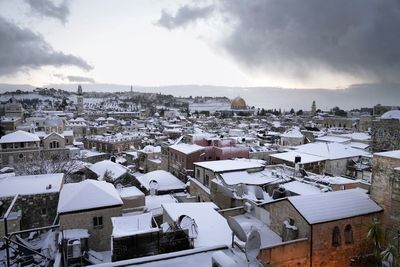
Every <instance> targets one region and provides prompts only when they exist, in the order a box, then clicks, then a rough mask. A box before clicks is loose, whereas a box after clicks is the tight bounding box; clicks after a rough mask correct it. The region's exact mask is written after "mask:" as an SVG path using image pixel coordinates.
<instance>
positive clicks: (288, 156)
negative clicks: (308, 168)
mask: <svg viewBox="0 0 400 267" xmlns="http://www.w3.org/2000/svg"><path fill="white" fill-rule="evenodd" d="M296 156H300V157H301V162H300V163H302V164H308V163H313V162H320V161H324V160H326V158H324V157H320V156H314V155H311V154H306V153H301V152H297V151H288V152H283V153H277V154H271V157H272V158H276V159H280V160H284V161H287V162H294V160H295V157H296Z"/></svg>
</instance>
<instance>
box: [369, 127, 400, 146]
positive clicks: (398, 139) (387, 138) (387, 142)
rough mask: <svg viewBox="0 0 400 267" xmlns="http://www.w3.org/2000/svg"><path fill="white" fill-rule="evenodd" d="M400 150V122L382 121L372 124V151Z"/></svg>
mask: <svg viewBox="0 0 400 267" xmlns="http://www.w3.org/2000/svg"><path fill="white" fill-rule="evenodd" d="M397 149H400V121H399V120H398V119H380V120H375V121H373V122H372V151H373V152H381V151H390V150H397Z"/></svg>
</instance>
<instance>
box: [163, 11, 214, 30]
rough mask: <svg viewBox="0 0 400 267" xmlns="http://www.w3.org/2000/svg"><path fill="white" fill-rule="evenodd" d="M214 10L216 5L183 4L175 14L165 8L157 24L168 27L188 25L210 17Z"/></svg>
mask: <svg viewBox="0 0 400 267" xmlns="http://www.w3.org/2000/svg"><path fill="white" fill-rule="evenodd" d="M213 11H214V6H213V5H209V6H204V7H199V6H182V7H180V8H179V9H178V11H176V13H175V15H172V14H171V13H169V12H167V11H165V10H163V11H162V14H161V18H160V19H159V20H158V21H157V22H156V24H157V25H159V26H162V27H165V28H167V29H170V30H171V29H174V28H177V27H182V26H186V25H187V24H189V23H192V22H195V21H196V20H198V19H202V18H206V17H208V16H209V15H210V14H211V13H212V12H213Z"/></svg>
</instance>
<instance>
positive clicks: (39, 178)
mask: <svg viewBox="0 0 400 267" xmlns="http://www.w3.org/2000/svg"><path fill="white" fill-rule="evenodd" d="M63 178H64V174H63V173H52V174H40V175H26V176H9V177H6V178H4V179H1V180H0V197H9V196H14V195H16V194H20V195H36V194H47V193H57V192H60V189H61V186H62V184H63Z"/></svg>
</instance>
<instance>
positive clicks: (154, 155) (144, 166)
mask: <svg viewBox="0 0 400 267" xmlns="http://www.w3.org/2000/svg"><path fill="white" fill-rule="evenodd" d="M137 158H138V160H137V161H136V163H137V169H138V170H139V171H141V172H144V173H147V172H151V171H155V170H160V169H161V147H160V146H152V145H147V146H145V147H144V148H143V149H140V150H138V151H137Z"/></svg>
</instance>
